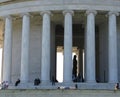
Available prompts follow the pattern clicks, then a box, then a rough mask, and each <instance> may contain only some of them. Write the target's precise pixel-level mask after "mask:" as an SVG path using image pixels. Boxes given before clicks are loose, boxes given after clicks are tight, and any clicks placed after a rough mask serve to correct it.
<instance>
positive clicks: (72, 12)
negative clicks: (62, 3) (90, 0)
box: [63, 10, 74, 15]
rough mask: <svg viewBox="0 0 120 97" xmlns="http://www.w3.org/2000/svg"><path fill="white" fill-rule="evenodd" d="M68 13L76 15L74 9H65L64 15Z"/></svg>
mask: <svg viewBox="0 0 120 97" xmlns="http://www.w3.org/2000/svg"><path fill="white" fill-rule="evenodd" d="M66 13H70V14H71V15H74V11H73V10H64V11H63V15H65V14H66Z"/></svg>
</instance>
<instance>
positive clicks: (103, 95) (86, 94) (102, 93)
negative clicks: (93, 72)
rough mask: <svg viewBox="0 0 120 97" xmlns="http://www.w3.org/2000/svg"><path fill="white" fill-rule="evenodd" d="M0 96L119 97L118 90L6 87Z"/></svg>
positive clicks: (119, 92) (0, 91) (0, 92)
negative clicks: (10, 88)
mask: <svg viewBox="0 0 120 97" xmlns="http://www.w3.org/2000/svg"><path fill="white" fill-rule="evenodd" d="M0 97H120V91H119V90H117V91H114V90H79V89H78V90H64V89H63V90H58V89H22V90H21V89H17V90H15V89H12V90H9V89H8V90H0Z"/></svg>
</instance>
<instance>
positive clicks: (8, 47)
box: [3, 16, 12, 83]
mask: <svg viewBox="0 0 120 97" xmlns="http://www.w3.org/2000/svg"><path fill="white" fill-rule="evenodd" d="M4 35H5V37H4V52H3V81H8V82H9V83H10V82H11V64H12V17H11V16H6V17H5V34H4Z"/></svg>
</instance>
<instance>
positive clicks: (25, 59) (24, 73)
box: [20, 13, 30, 83]
mask: <svg viewBox="0 0 120 97" xmlns="http://www.w3.org/2000/svg"><path fill="white" fill-rule="evenodd" d="M22 16H23V21H22V45H21V46H22V48H21V76H20V80H21V83H27V82H28V80H29V33H30V15H29V13H25V14H23V15H22Z"/></svg>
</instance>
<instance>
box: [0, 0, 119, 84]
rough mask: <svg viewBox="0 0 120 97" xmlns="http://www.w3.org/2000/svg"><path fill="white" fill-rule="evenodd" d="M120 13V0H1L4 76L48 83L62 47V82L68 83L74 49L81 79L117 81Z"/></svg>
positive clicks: (0, 24) (70, 79)
mask: <svg viewBox="0 0 120 97" xmlns="http://www.w3.org/2000/svg"><path fill="white" fill-rule="evenodd" d="M119 13H120V1H119V0H107V1H104V0H97V1H96V0H59V1H58V0H51V1H49V0H23V1H21V0H14V1H12V0H8V1H7V0H5V1H1V3H0V19H1V21H0V26H1V27H0V28H1V29H0V30H1V31H0V32H1V34H3V39H4V41H3V44H2V45H3V46H2V47H3V65H2V81H8V82H9V83H15V81H16V80H17V79H18V78H20V80H21V83H31V82H34V79H35V78H40V80H41V83H49V82H51V80H52V77H55V78H56V72H57V71H56V67H57V64H56V60H57V56H56V54H57V52H60V51H61V52H63V56H64V60H63V83H72V82H73V81H72V68H73V62H72V60H73V59H72V53H73V51H75V52H76V55H77V57H78V59H77V61H78V63H77V75H79V74H80V75H81V76H84V83H97V82H99V83H117V82H119V81H120V77H119V74H120V44H119V41H120V16H119ZM1 37H2V36H1ZM83 67H84V68H83ZM78 83H79V82H78Z"/></svg>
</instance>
